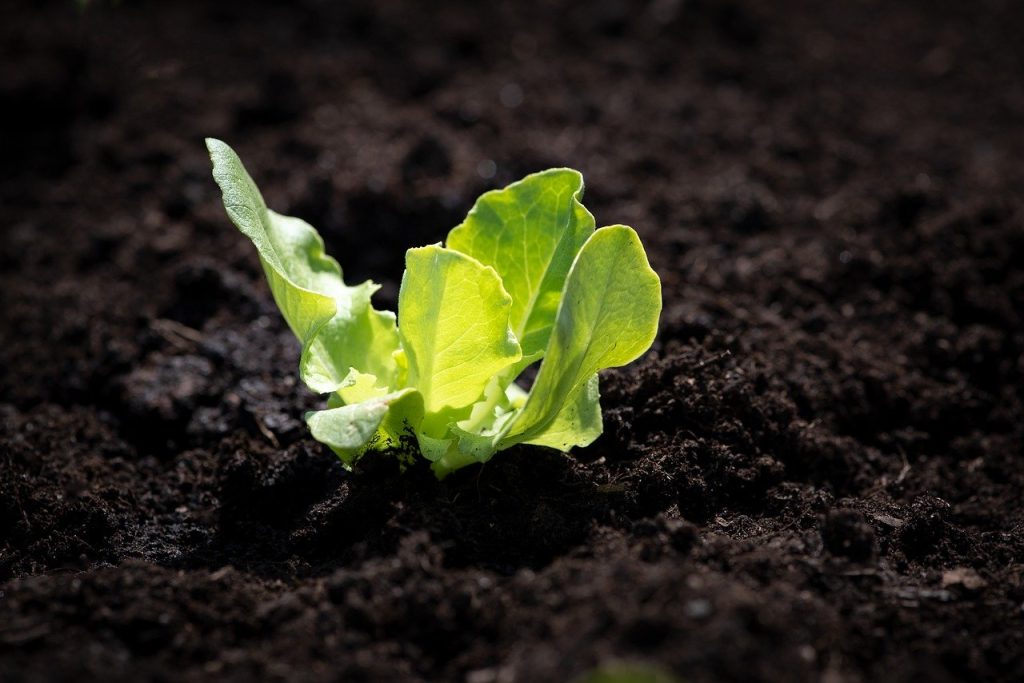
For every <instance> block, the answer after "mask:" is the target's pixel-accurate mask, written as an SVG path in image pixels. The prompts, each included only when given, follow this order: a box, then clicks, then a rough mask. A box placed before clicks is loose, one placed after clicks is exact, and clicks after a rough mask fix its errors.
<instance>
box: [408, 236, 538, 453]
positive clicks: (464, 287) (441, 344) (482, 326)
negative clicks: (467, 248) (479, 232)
mask: <svg viewBox="0 0 1024 683" xmlns="http://www.w3.org/2000/svg"><path fill="white" fill-rule="evenodd" d="M511 306H512V299H511V297H510V296H509V295H508V293H507V292H506V291H505V289H504V288H503V287H502V284H501V279H500V278H499V277H498V275H497V273H495V272H494V270H493V269H491V268H488V267H486V266H483V265H481V264H480V263H479V262H478V261H476V260H475V259H473V258H470V257H469V256H466V255H465V254H460V253H459V252H456V251H452V250H450V249H444V248H442V247H440V246H438V245H433V246H428V247H421V248H419V249H410V250H409V251H408V252H406V271H405V275H404V276H403V277H402V286H401V289H400V291H399V295H398V312H399V319H400V326H399V331H400V335H401V343H402V348H403V349H404V351H405V354H406V357H407V361H408V366H409V370H408V373H409V374H408V382H409V385H410V386H414V387H416V388H418V389H419V390H420V393H422V394H423V401H424V407H425V410H426V412H427V413H428V415H429V414H433V415H434V416H440V418H441V419H436V420H434V423H433V425H432V426H435V427H442V426H446V425H447V422H446V417H445V416H447V415H451V416H453V417H454V416H455V414H456V413H457V412H458V411H459V409H463V408H466V407H467V406H469V405H471V404H472V403H473V402H474V401H476V400H478V399H479V398H480V397H481V396H482V394H483V392H484V388H485V387H486V386H487V383H488V381H489V380H490V379H491V377H492V376H494V375H496V374H498V373H499V372H501V371H502V370H503V369H505V368H506V367H508V366H509V365H511V364H512V363H515V362H516V361H518V360H519V359H520V358H521V357H522V353H521V351H520V349H519V343H518V342H517V341H516V338H515V335H513V334H512V331H511V330H510V329H509V325H508V316H509V309H510V308H511ZM442 412H443V413H444V415H442ZM451 421H454V419H452V420H451ZM431 436H435V437H439V436H442V434H438V433H434V434H431Z"/></svg>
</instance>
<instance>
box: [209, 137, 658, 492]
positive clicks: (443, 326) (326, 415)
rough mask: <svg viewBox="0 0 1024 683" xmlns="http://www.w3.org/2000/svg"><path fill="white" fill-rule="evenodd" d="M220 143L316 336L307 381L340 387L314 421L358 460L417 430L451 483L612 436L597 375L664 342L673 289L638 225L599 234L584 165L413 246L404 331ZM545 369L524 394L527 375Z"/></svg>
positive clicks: (229, 205) (228, 188) (219, 160)
mask: <svg viewBox="0 0 1024 683" xmlns="http://www.w3.org/2000/svg"><path fill="white" fill-rule="evenodd" d="M206 145H207V148H208V149H209V151H210V158H211V159H212V161H213V177H214V179H215V180H216V181H217V184H218V185H219V186H220V189H221V191H222V192H223V195H224V207H225V208H226V209H227V213H228V216H229V217H230V218H231V220H232V221H233V222H234V224H235V225H236V226H238V229H239V230H241V231H242V233H243V234H245V236H246V237H248V238H249V239H250V240H252V242H253V244H255V245H256V249H257V251H258V252H259V256H260V261H261V263H262V264H263V271H264V273H265V274H266V276H267V281H268V283H269V284H270V290H271V292H272V294H273V296H274V300H275V301H276V302H277V305H278V308H280V309H281V313H282V314H283V315H284V319H285V320H286V321H287V323H288V326H289V327H290V328H291V329H292V331H293V332H294V333H295V336H297V337H298V338H299V341H300V342H301V343H302V356H301V359H300V361H299V374H300V376H301V377H302V380H303V381H304V382H305V383H306V385H307V386H308V387H309V388H310V389H312V390H313V391H315V392H317V393H320V394H329V397H328V400H327V409H326V410H320V411H316V412H311V413H308V414H307V415H306V422H307V424H308V425H309V428H310V430H311V432H312V434H313V437H314V438H316V439H317V440H318V441H321V442H323V443H325V444H327V445H328V446H330V447H331V449H332V450H334V452H335V453H337V454H338V457H339V458H341V461H342V462H343V463H344V464H345V465H346V466H351V464H352V463H353V462H354V461H355V460H356V459H357V458H359V457H360V456H361V455H363V454H364V453H365V452H367V451H369V450H387V449H389V448H397V447H399V445H400V444H401V443H410V441H409V440H408V438H407V437H410V436H411V437H413V438H414V439H415V443H416V445H417V446H418V448H419V451H420V452H421V453H422V454H423V456H424V457H426V458H427V459H428V460H430V461H431V462H432V463H433V465H432V468H433V470H434V472H435V473H436V474H437V476H438V477H443V476H445V475H447V474H448V473H450V472H452V471H453V470H456V469H459V468H460V467H464V466H466V465H470V464H472V463H477V462H486V461H487V460H489V459H490V458H491V456H493V455H494V454H495V453H496V452H498V451H501V450H504V449H506V448H510V447H512V446H515V445H517V444H530V445H535V446H546V447H549V448H556V449H559V450H562V451H567V450H569V449H570V448H572V447H573V446H586V445H588V444H590V443H591V442H592V441H593V440H594V439H596V438H597V437H598V436H599V435H600V434H601V429H602V423H601V406H600V403H599V392H598V371H599V370H602V369H604V368H612V367H619V366H622V365H625V364H627V363H629V362H631V361H633V360H635V359H636V358H638V357H639V356H640V355H641V354H643V353H644V352H645V351H646V350H647V349H648V348H649V347H650V345H651V343H652V342H653V341H654V337H655V334H656V332H657V328H658V316H659V314H660V312H661V282H660V280H659V279H658V276H657V274H656V273H655V272H654V271H653V270H652V269H651V267H650V265H649V264H648V262H647V256H646V254H645V253H644V249H643V247H642V246H641V244H640V239H639V238H638V237H637V235H636V233H635V232H634V231H633V229H632V228H629V227H626V226H624V225H613V226H611V227H606V228H601V229H600V230H595V224H594V217H593V216H592V215H591V214H590V212H589V211H587V209H585V208H584V207H583V204H581V203H580V199H581V197H582V195H583V177H582V176H581V175H580V174H579V173H578V172H576V171H573V170H570V169H551V170H548V171H543V172H541V173H535V174H533V175H529V176H527V177H526V178H524V179H523V180H521V181H519V182H516V183H513V184H512V185H509V186H508V187H506V188H505V189H503V190H494V191H491V192H487V193H485V194H484V195H482V196H481V197H480V198H479V199H478V200H477V202H476V204H475V205H474V206H473V208H472V210H471V211H470V212H469V215H468V216H467V217H466V220H464V221H463V222H462V224H460V225H458V226H457V227H455V228H454V229H453V230H452V231H451V232H450V233H448V239H447V242H446V245H445V246H442V245H440V244H432V245H429V246H426V247H419V248H415V249H409V250H408V251H407V252H406V257H405V263H406V270H405V274H404V275H403V277H402V285H401V289H400V291H399V295H398V319H397V324H396V319H395V314H394V313H391V312H390V311H379V310H377V309H375V308H374V307H373V305H372V303H371V302H370V297H371V295H372V294H373V293H374V292H375V291H377V289H379V285H376V284H374V283H373V282H371V281H367V282H363V283H361V284H358V285H347V284H345V282H344V280H343V279H342V273H341V268H340V267H339V266H338V263H337V261H335V260H334V259H333V258H331V257H330V256H328V255H327V254H325V253H324V243H323V240H322V239H321V238H320V236H319V235H318V234H317V232H316V230H314V229H313V228H312V227H311V226H310V225H309V224H308V223H306V222H305V221H302V220H301V219H298V218H291V217H288V216H283V215H281V214H278V213H275V212H274V211H271V210H270V209H268V208H267V206H266V204H265V203H264V201H263V197H262V196H261V195H260V192H259V190H258V189H257V188H256V184H255V183H254V182H253V180H252V178H250V177H249V174H248V173H247V172H246V170H245V168H244V167H243V166H242V162H241V161H240V160H239V158H238V156H237V155H236V154H235V152H234V151H233V150H232V149H231V148H230V147H228V146H227V145H226V144H224V143H223V142H221V141H219V140H213V139H207V141H206ZM537 362H540V367H539V369H538V371H537V374H536V378H535V380H534V382H533V385H532V387H531V388H530V390H529V391H526V390H525V389H524V388H522V387H521V386H520V385H519V384H517V383H516V379H517V378H518V377H519V376H520V375H521V374H522V373H523V371H524V370H525V369H526V368H527V367H528V366H530V365H532V364H534V363H537Z"/></svg>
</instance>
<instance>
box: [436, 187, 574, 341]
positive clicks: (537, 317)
mask: <svg viewBox="0 0 1024 683" xmlns="http://www.w3.org/2000/svg"><path fill="white" fill-rule="evenodd" d="M582 196H583V176H581V175H580V174H579V172H577V171H573V170H572V169H568V168H554V169H550V170H547V171H543V172H541V173H534V174H532V175H529V176H527V177H526V178H524V179H522V180H520V181H519V182H516V183H512V184H511V185H509V186H508V187H506V188H504V189H502V190H492V191H491V192H487V193H485V194H484V195H482V196H481V197H480V198H479V199H478V200H477V202H476V204H475V205H474V206H473V208H472V209H471V210H470V212H469V215H468V216H466V220H465V221H463V222H462V224H460V225H459V226H457V227H455V228H454V229H453V230H452V231H451V232H450V233H449V234H448V242H447V246H448V248H449V249H454V250H456V251H459V252H462V253H463V254H467V255H469V256H472V257H473V258H475V259H476V260H478V261H480V263H483V264H484V265H487V266H491V267H492V268H494V269H495V270H496V271H497V272H498V275H500V276H501V280H502V283H503V284H504V286H505V289H506V291H508V293H509V294H510V295H512V310H511V312H510V316H509V323H510V325H511V326H512V331H513V332H514V333H515V335H516V337H517V338H518V339H519V340H520V343H521V344H522V348H523V356H524V357H530V356H534V354H539V353H540V352H541V351H543V350H544V348H545V347H546V346H547V343H548V337H549V336H550V334H551V326H552V324H553V323H554V320H555V313H556V311H557V310H558V302H559V300H560V299H561V296H562V287H563V285H564V284H565V277H566V275H567V274H568V272H569V268H570V266H571V265H572V262H573V259H574V258H575V257H576V254H577V252H578V251H579V249H580V247H581V246H583V243H584V242H586V240H587V238H588V237H589V236H590V235H591V234H592V233H593V232H594V217H593V216H592V215H591V214H590V212H589V211H587V210H586V208H584V207H583V204H581V203H580V199H581V198H582Z"/></svg>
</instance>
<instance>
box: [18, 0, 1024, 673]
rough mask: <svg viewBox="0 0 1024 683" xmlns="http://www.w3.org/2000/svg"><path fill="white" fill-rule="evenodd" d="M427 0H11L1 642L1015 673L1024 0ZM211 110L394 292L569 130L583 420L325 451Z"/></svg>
mask: <svg viewBox="0 0 1024 683" xmlns="http://www.w3.org/2000/svg"><path fill="white" fill-rule="evenodd" d="M428 5H429V4H428V3H422V2H408V3H404V4H399V3H394V2H379V1H373V2H366V3H361V4H355V3H347V2H346V3H340V2H329V1H326V0H323V1H319V2H318V1H315V0H306V1H304V2H293V3H281V5H280V6H279V7H276V8H275V7H271V6H266V7H264V6H261V5H259V4H254V3H252V2H245V3H234V2H210V3H193V4H175V3H170V2H141V1H133V0H122V1H121V2H119V3H110V2H103V1H101V0H94V2H91V3H89V5H88V7H87V8H86V9H85V10H84V11H78V10H77V9H76V6H75V3H73V2H72V1H71V0H61V1H59V2H52V3H49V4H45V5H44V4H43V3H39V2H32V3H27V2H26V3H23V4H22V6H17V4H14V5H12V4H11V3H7V4H6V5H5V6H6V7H7V8H6V9H3V10H0V25H2V26H3V27H4V28H2V29H0V31H2V42H0V178H2V180H0V206H2V209H3V211H2V219H0V226H2V238H3V241H2V248H0V307H2V308H0V313H2V318H0V425H2V426H0V679H3V680H4V681H23V680H24V681H30V680H131V681H139V680H148V679H159V680H202V679H205V680H214V679H216V680H238V681H251V680H254V679H287V680H303V681H327V680H344V681H356V680H429V681H434V680H451V681H466V682H468V683H488V682H495V683H497V682H507V681H567V680H571V679H572V678H573V677H574V676H576V675H578V674H580V673H581V672H584V671H586V670H588V669H589V668H591V667H593V666H595V665H597V664H598V663H600V662H606V661H609V660H615V659H624V660H640V661H651V662H657V663H660V664H661V665H663V666H664V667H666V668H668V669H670V670H672V671H674V672H676V673H677V674H678V675H679V676H680V677H681V678H683V679H685V680H686V681H828V682H830V683H841V682H853V681H939V682H941V681H953V680H969V681H980V680H1004V681H1020V680H1024V500H1022V498H1024V192H1022V189H1024V126H1022V121H1024V47H1022V45H1024V43H1022V42H1021V40H1020V36H1021V35H1022V31H1024V11H1022V6H1021V5H1020V4H1019V3H1013V2H1001V1H992V2H978V3H960V2H931V1H929V2H925V1H924V0H922V1H921V2H902V3H901V2H893V1H892V0H872V1H865V2H857V3H833V2H810V1H808V2H803V1H800V0H791V1H786V2H773V3H760V2H755V1H754V0H750V1H749V2H724V3H718V2H708V1H704V0H701V1H699V2H698V1H688V2H673V1H672V0H652V1H651V2H639V3H628V2H617V1H614V0H611V1H607V2H579V3H576V4H572V5H556V4H554V3H544V2H508V3H501V2H481V3H467V4H466V5H465V6H458V5H455V4H448V3H446V4H444V5H435V6H428ZM205 135H214V136H217V137H221V138H223V139H225V140H227V141H228V142H230V143H231V144H232V145H234V146H235V147H236V148H237V149H238V151H239V153H240V154H241V155H242V157H243V158H244V159H245V160H246V162H247V164H248V165H249V168H250V170H251V171H252V172H253V174H254V175H255V176H256V177H257V179H258V180H259V182H260V184H261V186H262V187H263V188H264V190H265V194H266V195H267V197H268V200H269V202H270V204H271V205H272V206H273V207H275V208H277V209H278V210H280V211H283V212H287V213H292V214H296V215H299V216H301V217H303V218H305V219H307V220H309V221H310V222H311V223H313V224H314V225H316V226H317V227H319V229H320V230H321V231H322V232H323V234H324V235H325V238H326V240H327V242H328V244H329V247H330V249H331V250H332V252H333V253H334V254H335V255H336V256H337V257H338V258H339V260H340V261H341V262H342V264H343V266H344V267H345V268H346V276H347V278H348V279H349V280H350V281H359V280H361V279H363V278H367V277H373V278H375V279H377V280H378V281H381V282H382V283H383V284H384V289H383V290H382V292H381V293H380V295H379V303H380V304H382V305H385V306H390V305H393V304H394V300H395V298H396V294H397V286H396V285H397V282H398V278H399V277H400V274H401V269H402V258H403V253H404V249H405V248H406V247H408V246H418V245H421V244H424V243H427V242H431V241H436V240H438V239H440V238H442V237H443V235H444V234H445V233H446V232H447V230H448V229H449V228H451V227H452V226H453V225H455V224H456V223H457V222H458V221H459V220H460V218H461V216H462V215H464V213H465V211H466V210H467V209H468V207H469V206H470V205H471V203H472V201H473V199H474V198H475V197H476V196H477V195H478V194H479V193H480V192H481V191H483V190H485V189H487V188H490V187H494V186H498V185H501V184H504V183H506V182H508V181H510V180H513V179H516V178H518V177H520V176H521V175H523V174H525V173H527V172H530V171H534V170H538V169H541V168H545V167H548V166H555V165H570V166H574V167H576V168H579V169H581V170H582V171H583V172H584V174H585V176H586V178H587V182H588V188H589V189H588V195H587V203H588V206H589V207H590V208H591V209H592V210H593V211H594V213H595V214H596V216H597V217H598V221H599V224H605V223H617V222H622V223H628V224H632V225H634V226H635V227H636V228H637V229H638V231H639V232H640V233H641V236H642V238H643V240H644V242H645V244H647V245H648V250H649V253H650V256H651V259H652V263H653V264H654V266H655V268H656V269H657V270H658V271H659V273H660V274H661V277H662V279H663V282H664V295H665V312H664V316H663V320H662V328H661V333H660V336H659V338H658V341H657V342H656V344H655V347H654V349H653V350H652V352H651V353H650V354H648V356H646V357H645V358H644V359H643V360H641V361H640V362H638V363H636V364H635V365H633V366H631V367H629V368H626V369H623V370H619V371H614V372H609V373H607V375H606V376H605V379H604V400H603V403H604V405H605V411H606V433H605V435H604V436H603V437H602V438H601V439H600V440H599V441H598V442H597V443H595V444H594V445H593V446H592V447H591V448H588V449H585V450H583V451H581V452H579V453H577V454H576V456H575V457H565V456H562V455H560V454H557V453H553V452H544V451H541V450H538V449H531V448H523V449H521V450H513V451H510V452H507V453H505V454H502V455H501V456H499V457H497V458H495V459H494V460H493V461H492V462H491V463H490V464H488V465H487V466H486V467H483V468H479V467H477V468H468V469H466V470H464V471H461V472H459V473H458V474H457V475H455V476H452V477H451V478H449V479H448V480H446V481H444V482H442V483H438V482H436V481H435V480H434V479H433V477H432V476H431V475H430V473H429V471H428V470H427V469H426V468H425V467H423V466H419V467H415V468H413V469H412V470H410V471H407V472H405V473H404V474H403V473H400V472H399V471H398V468H397V466H396V464H395V462H393V461H392V460H391V459H389V458H381V457H379V458H372V459H368V460H366V461H364V463H363V465H362V466H361V467H360V468H359V469H358V470H357V471H356V472H355V473H352V474H349V473H346V472H345V471H344V470H343V469H342V468H341V466H340V464H339V463H338V462H337V461H336V460H335V459H334V458H333V457H332V455H331V454H330V453H329V452H328V451H327V450H326V449H325V448H323V447H321V446H320V445H319V444H317V443H316V442H314V441H313V440H311V439H310V438H309V437H308V436H307V434H306V432H305V430H304V427H303V425H302V423H301V421H300V418H301V415H302V413H303V411H304V410H307V409H310V408H313V407H315V406H317V405H318V403H319V399H318V398H317V397H315V396H312V395H310V394H309V393H308V392H307V391H306V390H305V389H304V388H303V387H302V386H300V385H299V384H298V383H297V382H296V367H297V357H298V350H297V348H296V344H295V342H294V340H293V339H292V338H291V336H290V334H289V333H288V331H287V329H286V328H285V326H284V324H283V323H282V321H281V320H280V318H279V317H278V314H277V312H276V310H275V309H274V306H273V302H272V300H271V298H270V295H269V293H268V290H267V288H266V286H265V285H264V283H263V281H262V277H261V273H260V270H259V266H258V263H257V259H256V255H255V251H254V249H253V248H252V246H251V245H250V244H249V243H248V242H247V241H246V240H245V239H244V238H243V237H242V236H241V235H240V234H239V233H238V232H237V231H236V230H235V229H234V228H233V227H232V226H231V225H230V223H229V222H228V220H227V218H226V217H225V215H224V213H223V209H222V208H221V206H220V202H219V197H218V194H217V191H216V188H215V186H214V184H213V182H212V180H211V178H210V173H209V163H208V159H207V158H206V156H205V151H204V147H203V144H202V138H203V136H205ZM492 171H493V172H494V173H493V175H492Z"/></svg>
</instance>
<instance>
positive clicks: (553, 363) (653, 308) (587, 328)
mask: <svg viewBox="0 0 1024 683" xmlns="http://www.w3.org/2000/svg"><path fill="white" fill-rule="evenodd" d="M660 313H661V281H660V280H659V279H658V275H657V273H655V272H654V271H653V270H652V269H651V267H650V265H649V264H648V262H647V255H646V254H645V253H644V249H643V246H642V245H641V244H640V238H639V237H637V234H636V233H635V232H634V231H633V229H632V228H628V227H626V226H622V225H618V226H612V227H608V228H602V229H600V230H598V231H596V232H595V233H594V234H593V235H592V236H591V237H590V239H589V240H587V243H586V244H584V245H583V248H582V249H581V250H580V253H579V255H578V256H577V257H576V261H575V262H574V263H573V267H572V270H571V271H570V273H569V277H568V278H567V279H566V282H565V291H564V293H563V295H562V302H561V305H560V306H559V309H558V315H557V316H556V319H555V326H554V329H553V331H552V334H551V339H550V341H549V342H548V347H547V350H546V352H545V354H544V361H543V363H542V364H541V367H540V371H539V372H538V373H537V379H536V381H535V382H534V384H533V388H532V389H531V390H530V396H529V398H528V399H527V400H526V405H525V406H523V409H522V412H520V414H519V415H518V416H517V417H516V419H515V421H514V422H513V423H512V425H511V426H510V428H509V432H508V435H507V436H506V437H505V438H504V439H503V440H502V442H501V444H500V447H501V448H507V447H509V446H511V445H513V444H515V443H522V442H524V441H531V440H532V439H534V438H538V437H540V435H541V434H543V433H544V432H545V431H546V430H547V429H548V428H549V427H550V426H551V425H552V423H553V422H554V420H555V419H556V417H557V416H558V414H559V413H560V412H561V410H562V407H563V406H564V405H566V403H567V402H568V401H569V400H570V399H571V398H572V397H574V396H575V394H576V391H577V389H579V388H580V387H581V386H582V385H583V384H584V383H585V382H587V381H588V380H589V379H590V378H591V377H592V376H593V375H594V374H596V373H597V371H598V370H601V369H604V368H612V367H619V366H622V365H625V364H627V363H629V362H631V361H633V360H635V359H636V358H638V357H639V356H640V355H641V354H642V353H643V352H644V351H646V350H647V349H648V348H649V347H650V346H651V344H652V343H653V341H654V337H655V335H656V334H657V331H658V316H659V314H660ZM589 429H590V430H591V431H592V429H593V427H592V426H591V427H589Z"/></svg>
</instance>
